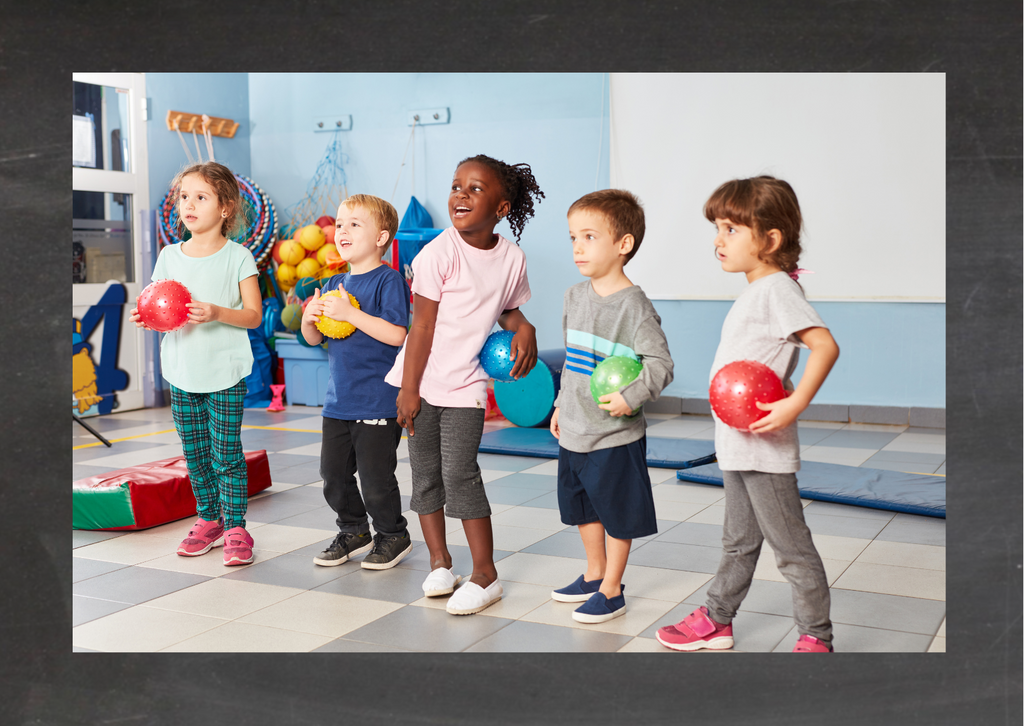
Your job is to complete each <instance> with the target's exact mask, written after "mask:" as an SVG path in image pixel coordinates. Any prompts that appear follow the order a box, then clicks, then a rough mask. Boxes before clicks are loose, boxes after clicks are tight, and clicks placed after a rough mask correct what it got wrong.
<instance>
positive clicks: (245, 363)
mask: <svg viewBox="0 0 1024 726" xmlns="http://www.w3.org/2000/svg"><path fill="white" fill-rule="evenodd" d="M173 187H174V188H177V189H178V199H177V204H178V215H179V221H178V225H179V233H180V234H184V230H185V229H187V230H188V231H189V232H191V233H192V237H191V238H190V239H188V240H186V241H184V242H181V243H179V244H176V245H170V246H168V247H165V248H164V249H163V250H162V251H161V253H160V256H159V257H157V260H156V266H155V267H154V268H153V279H154V280H177V281H178V282H180V283H182V284H183V285H184V286H185V287H187V288H188V290H189V292H190V293H191V295H192V302H191V303H189V305H188V308H189V314H188V323H187V324H186V325H185V327H183V328H181V329H179V330H175V331H173V332H170V333H167V334H165V335H164V336H163V340H162V343H161V345H160V366H161V369H162V371H163V376H164V378H166V379H167V381H168V382H169V383H170V384H171V412H172V414H173V416H174V427H175V428H176V429H177V430H178V436H179V437H181V447H182V449H183V450H184V452H185V461H186V463H187V464H188V475H189V479H191V481H192V492H193V493H194V494H195V497H196V503H197V508H198V514H199V519H198V520H196V523H195V524H194V525H193V526H192V529H191V530H190V531H189V533H188V537H186V538H185V539H184V541H182V543H181V545H179V546H178V554H179V555H183V556H185V557H195V556H197V555H202V554H206V553H207V552H209V551H210V550H211V549H212V548H213V547H214V546H216V545H218V544H220V543H221V537H222V536H223V544H224V564H225V565H244V564H248V563H250V562H252V561H253V554H252V547H253V540H252V537H250V536H249V533H248V532H246V531H245V511H246V508H247V506H248V476H247V472H246V467H245V456H244V455H243V453H242V441H241V428H242V401H243V400H244V398H245V392H246V388H245V377H246V376H248V375H249V373H250V371H251V370H252V362H253V355H252V347H251V345H250V343H249V335H248V333H246V332H245V331H246V329H248V328H256V327H258V326H259V325H260V324H261V323H262V320H263V315H262V311H263V307H262V301H261V296H260V288H259V283H258V282H257V275H258V274H259V273H258V271H257V270H256V262H255V260H253V257H252V253H250V252H249V250H247V249H246V248H245V247H243V246H242V245H240V244H238V243H236V242H232V241H231V240H230V239H228V237H229V236H237V235H238V234H240V233H242V232H243V231H244V229H245V218H244V213H243V208H242V199H241V196H240V194H239V190H238V182H237V181H236V180H235V176H234V174H232V173H231V170H230V169H228V168H227V167H225V166H223V165H221V164H218V163H216V162H213V161H211V162H207V163H204V164H193V165H192V166H189V167H188V168H186V169H185V170H184V171H182V172H181V173H180V174H178V176H177V177H175V179H174V184H173ZM129 320H131V321H132V322H134V323H135V325H136V326H138V327H142V328H147V329H149V328H148V327H147V326H146V325H144V324H143V323H142V322H140V320H139V311H138V308H133V309H132V310H131V311H130V317H129ZM225 530H226V531H225Z"/></svg>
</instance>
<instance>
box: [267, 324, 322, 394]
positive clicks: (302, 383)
mask: <svg viewBox="0 0 1024 726" xmlns="http://www.w3.org/2000/svg"><path fill="white" fill-rule="evenodd" d="M275 348H276V350H277V355H278V357H279V358H280V359H281V360H283V361H284V395H285V397H286V398H287V399H288V403H289V404H292V405H298V406H323V405H324V402H325V401H326V400H327V381H328V380H329V379H330V375H331V371H330V368H329V367H328V365H327V351H326V350H324V349H323V348H321V347H320V346H319V345H318V346H316V347H314V348H307V347H306V346H304V345H302V344H301V343H299V342H297V341H294V340H289V339H287V338H278V339H277V343H276V346H275Z"/></svg>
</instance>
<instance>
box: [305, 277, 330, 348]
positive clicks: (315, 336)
mask: <svg viewBox="0 0 1024 726" xmlns="http://www.w3.org/2000/svg"><path fill="white" fill-rule="evenodd" d="M323 314H324V299H323V298H322V297H320V288H318V287H314V288H313V299H312V300H310V301H309V302H308V303H306V309H305V310H303V311H302V326H301V327H300V329H299V335H301V336H302V337H303V338H304V339H305V341H306V342H307V343H309V344H310V345H320V343H321V342H323V339H324V335H323V333H321V332H320V331H319V330H318V329H317V327H316V322H317V320H319V319H320V316H321V315H323Z"/></svg>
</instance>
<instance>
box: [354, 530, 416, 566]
mask: <svg viewBox="0 0 1024 726" xmlns="http://www.w3.org/2000/svg"><path fill="white" fill-rule="evenodd" d="M410 552H412V540H411V539H410V538H409V534H408V533H406V535H405V536H404V537H399V536H398V535H394V534H393V535H388V536H385V535H383V534H375V535H374V536H373V550H371V551H370V554H368V555H367V556H366V557H364V558H363V569H364V570H390V569H391V568H392V567H394V566H395V565H397V564H398V563H399V562H401V561H402V558H403V557H405V556H406V555H407V554H409V553H410Z"/></svg>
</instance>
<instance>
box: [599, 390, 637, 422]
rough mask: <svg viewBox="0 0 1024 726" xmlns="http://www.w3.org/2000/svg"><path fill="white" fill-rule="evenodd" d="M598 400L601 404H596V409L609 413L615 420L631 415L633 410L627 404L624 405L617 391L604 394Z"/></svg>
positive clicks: (624, 402) (624, 400)
mask: <svg viewBox="0 0 1024 726" xmlns="http://www.w3.org/2000/svg"><path fill="white" fill-rule="evenodd" d="M598 400H599V401H601V403H600V404H598V406H597V407H598V408H603V409H604V410H605V411H607V412H608V413H609V415H611V416H614V417H616V418H618V417H619V416H629V415H630V414H631V413H633V409H631V408H630V407H629V404H628V403H626V399H625V398H623V397H622V394H621V393H619V392H618V391H615V392H614V393H606V394H604V395H603V396H601V398H599V399H598Z"/></svg>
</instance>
